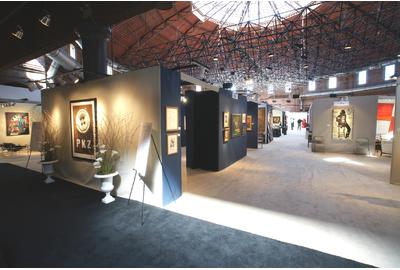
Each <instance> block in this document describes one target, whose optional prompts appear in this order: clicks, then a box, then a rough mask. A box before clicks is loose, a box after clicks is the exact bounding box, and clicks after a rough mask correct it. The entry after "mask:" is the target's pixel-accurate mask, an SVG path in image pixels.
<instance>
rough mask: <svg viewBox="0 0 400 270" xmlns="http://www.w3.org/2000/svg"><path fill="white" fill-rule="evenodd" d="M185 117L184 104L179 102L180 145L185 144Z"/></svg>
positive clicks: (183, 145)
mask: <svg viewBox="0 0 400 270" xmlns="http://www.w3.org/2000/svg"><path fill="white" fill-rule="evenodd" d="M185 119H186V104H185V103H182V102H181V146H182V147H185V146H186V129H185V126H186V124H185Z"/></svg>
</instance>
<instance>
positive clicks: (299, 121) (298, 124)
mask: <svg viewBox="0 0 400 270" xmlns="http://www.w3.org/2000/svg"><path fill="white" fill-rule="evenodd" d="M301 122H302V121H301V119H300V118H299V120H297V130H301Z"/></svg>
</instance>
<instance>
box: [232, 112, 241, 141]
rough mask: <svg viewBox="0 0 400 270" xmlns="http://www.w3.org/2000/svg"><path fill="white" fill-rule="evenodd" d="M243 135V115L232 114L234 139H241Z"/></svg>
mask: <svg viewBox="0 0 400 270" xmlns="http://www.w3.org/2000/svg"><path fill="white" fill-rule="evenodd" d="M241 134H242V115H241V114H232V137H239V136H240V135H241Z"/></svg>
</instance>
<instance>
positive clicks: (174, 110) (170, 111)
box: [165, 106, 179, 132]
mask: <svg viewBox="0 0 400 270" xmlns="http://www.w3.org/2000/svg"><path fill="white" fill-rule="evenodd" d="M165 115H166V124H165V125H166V127H167V128H166V129H167V132H169V131H178V130H179V121H178V120H179V116H178V115H179V110H178V107H170V106H167V107H166V113H165Z"/></svg>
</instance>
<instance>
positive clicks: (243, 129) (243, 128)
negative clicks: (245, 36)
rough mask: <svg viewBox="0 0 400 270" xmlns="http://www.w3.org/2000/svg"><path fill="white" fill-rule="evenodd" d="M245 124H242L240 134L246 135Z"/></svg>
mask: <svg viewBox="0 0 400 270" xmlns="http://www.w3.org/2000/svg"><path fill="white" fill-rule="evenodd" d="M246 129H247V128H246V126H245V125H243V126H242V136H246Z"/></svg>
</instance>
